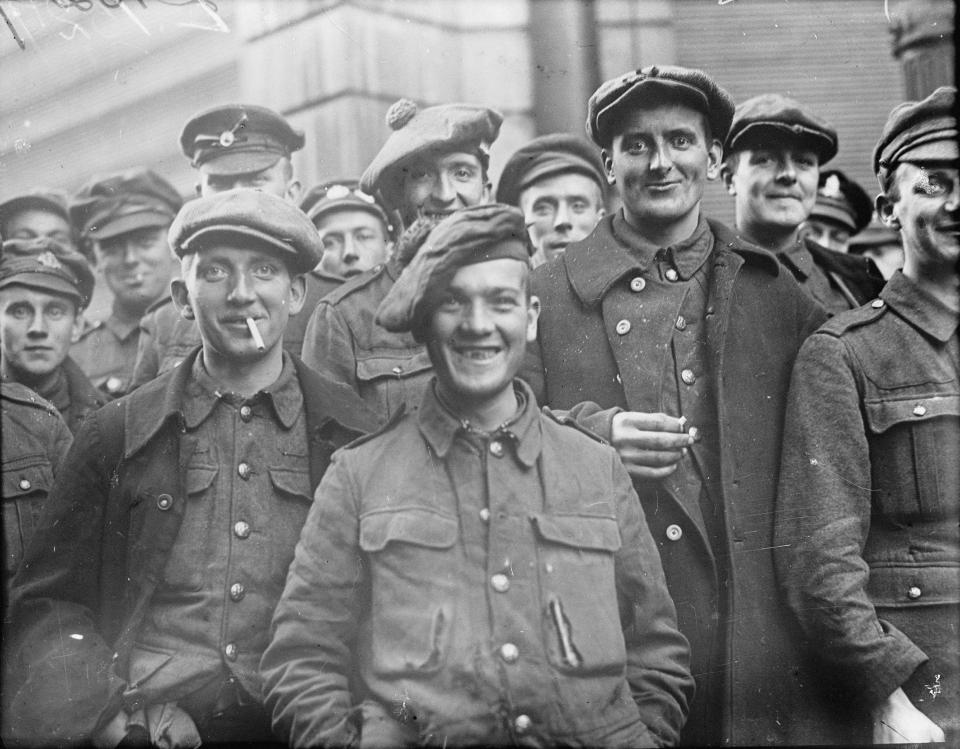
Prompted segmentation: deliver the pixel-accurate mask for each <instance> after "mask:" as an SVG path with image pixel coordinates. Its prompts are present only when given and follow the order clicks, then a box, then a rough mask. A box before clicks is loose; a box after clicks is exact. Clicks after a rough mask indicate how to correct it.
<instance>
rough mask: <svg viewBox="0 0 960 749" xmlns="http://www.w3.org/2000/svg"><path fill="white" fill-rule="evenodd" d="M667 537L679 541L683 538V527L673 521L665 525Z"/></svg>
mask: <svg viewBox="0 0 960 749" xmlns="http://www.w3.org/2000/svg"><path fill="white" fill-rule="evenodd" d="M667 538H668V539H669V540H670V541H679V540H680V539H681V538H683V528H681V527H680V526H679V525H677V524H676V523H674V524H673V525H668V526H667Z"/></svg>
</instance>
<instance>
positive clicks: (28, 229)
mask: <svg viewBox="0 0 960 749" xmlns="http://www.w3.org/2000/svg"><path fill="white" fill-rule="evenodd" d="M0 237H2V238H3V239H24V240H30V239H52V240H53V241H54V242H56V243H57V244H59V245H61V246H62V247H66V248H67V249H70V250H75V251H76V250H78V249H81V248H80V242H79V238H78V236H77V232H76V230H75V229H74V227H73V225H72V223H71V221H70V212H69V210H68V208H67V194H66V193H65V192H63V191H62V190H53V189H50V188H46V187H37V188H34V189H33V190H31V191H30V192H28V193H25V194H23V195H16V196H14V197H12V198H9V199H7V200H5V201H3V202H2V203H0Z"/></svg>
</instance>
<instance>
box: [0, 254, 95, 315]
mask: <svg viewBox="0 0 960 749" xmlns="http://www.w3.org/2000/svg"><path fill="white" fill-rule="evenodd" d="M13 285H19V286H29V287H30V288H31V289H40V290H42V291H48V292H52V293H54V294H62V295H64V296H68V297H70V298H71V299H73V300H74V301H76V303H77V307H78V308H79V309H83V308H84V307H86V306H87V305H88V304H89V303H90V297H91V296H92V295H93V271H91V270H90V265H89V263H87V259H86V258H85V257H84V256H83V255H81V254H80V253H79V252H76V251H74V250H71V249H69V248H67V247H64V246H63V245H62V244H60V243H59V242H55V241H54V240H52V239H48V238H46V237H39V238H37V239H8V240H7V241H6V242H4V243H3V250H2V254H0V288H5V287H7V286H13Z"/></svg>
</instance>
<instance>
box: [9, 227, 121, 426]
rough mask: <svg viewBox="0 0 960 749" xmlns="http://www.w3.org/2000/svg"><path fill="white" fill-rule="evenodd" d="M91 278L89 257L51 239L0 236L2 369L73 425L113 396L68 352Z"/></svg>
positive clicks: (89, 290) (77, 330)
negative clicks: (4, 239)
mask: <svg viewBox="0 0 960 749" xmlns="http://www.w3.org/2000/svg"><path fill="white" fill-rule="evenodd" d="M93 284H94V280H93V273H92V271H91V270H90V266H89V264H88V263H87V260H86V258H84V257H83V255H81V254H80V253H79V252H74V251H72V250H69V249H67V248H65V247H62V246H61V245H59V244H58V243H56V242H54V241H53V240H51V239H45V238H38V239H31V240H22V239H11V240H9V241H7V242H4V243H3V251H2V257H0V373H2V376H3V379H4V380H9V381H11V382H19V383H21V384H22V385H26V386H27V387H28V388H30V389H31V390H34V391H36V392H37V393H39V394H40V395H41V396H42V397H43V398H45V399H46V400H48V401H50V402H51V403H52V404H53V405H54V407H56V409H57V410H58V411H59V412H60V414H61V415H62V416H63V419H64V421H66V423H67V426H68V427H69V428H70V431H71V432H74V433H75V432H76V431H77V429H79V427H80V424H81V423H82V422H83V420H84V419H85V418H86V417H87V416H88V415H89V414H90V413H92V412H93V411H96V410H97V409H98V408H100V406H102V405H103V404H104V403H106V402H107V401H108V400H109V397H107V396H106V395H104V394H103V393H102V392H100V391H99V390H97V389H96V388H95V387H94V386H93V383H91V382H90V380H89V379H87V376H86V375H85V374H84V373H83V372H82V371H81V370H80V367H78V366H77V364H76V362H74V361H73V359H71V358H70V355H69V354H70V347H71V345H73V342H74V341H76V340H77V338H78V337H79V335H80V328H81V325H82V323H81V316H80V315H81V312H82V311H83V309H84V308H85V307H86V306H87V304H88V303H89V301H90V296H91V294H93Z"/></svg>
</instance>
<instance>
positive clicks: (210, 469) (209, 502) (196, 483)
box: [156, 465, 219, 591]
mask: <svg viewBox="0 0 960 749" xmlns="http://www.w3.org/2000/svg"><path fill="white" fill-rule="evenodd" d="M218 473H219V468H218V467H217V466H212V465H211V466H205V465H189V466H187V477H186V479H187V480H186V489H187V507H186V510H185V514H184V517H183V521H182V522H181V523H180V529H179V532H178V533H177V539H176V541H175V542H174V544H173V548H172V549H171V551H170V554H169V556H168V557H167V564H166V566H165V567H164V570H163V581H164V584H165V585H167V586H169V587H171V588H174V589H176V590H183V591H198V590H201V589H202V588H203V581H204V577H205V573H206V569H205V566H204V565H203V564H202V563H201V561H202V560H203V559H204V557H203V556H202V552H200V550H201V549H208V548H209V547H210V545H211V543H212V542H211V539H212V538H213V533H214V522H215V513H216V507H215V505H216V498H215V497H214V496H213V495H214V492H212V491H211V489H212V487H213V485H214V481H216V478H217V474H218ZM161 496H162V495H161ZM156 506H157V507H158V508H159V509H161V510H163V503H162V500H161V499H160V498H158V499H157V500H156Z"/></svg>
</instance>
